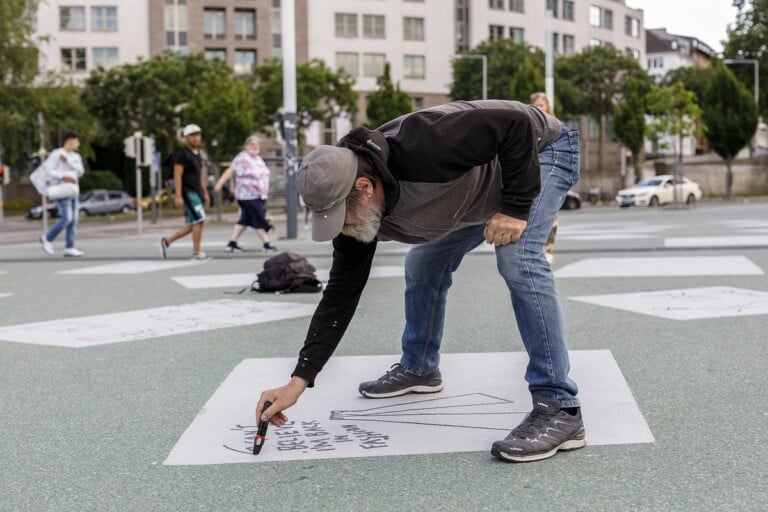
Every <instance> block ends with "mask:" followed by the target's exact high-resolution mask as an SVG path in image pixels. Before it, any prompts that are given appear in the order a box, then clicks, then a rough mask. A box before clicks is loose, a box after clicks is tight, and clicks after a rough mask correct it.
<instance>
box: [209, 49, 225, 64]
mask: <svg viewBox="0 0 768 512" xmlns="http://www.w3.org/2000/svg"><path fill="white" fill-rule="evenodd" d="M205 58H206V59H209V60H213V59H219V60H223V61H224V62H226V61H227V49H226V48H206V49H205Z"/></svg>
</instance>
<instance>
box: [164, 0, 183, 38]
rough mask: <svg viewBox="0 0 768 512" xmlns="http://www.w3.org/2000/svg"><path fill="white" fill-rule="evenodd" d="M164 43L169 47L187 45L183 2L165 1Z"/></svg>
mask: <svg viewBox="0 0 768 512" xmlns="http://www.w3.org/2000/svg"><path fill="white" fill-rule="evenodd" d="M165 44H166V45H167V46H170V47H177V48H178V47H186V46H187V6H186V5H185V2H184V1H183V0H182V1H179V2H173V1H172V0H166V2H165Z"/></svg>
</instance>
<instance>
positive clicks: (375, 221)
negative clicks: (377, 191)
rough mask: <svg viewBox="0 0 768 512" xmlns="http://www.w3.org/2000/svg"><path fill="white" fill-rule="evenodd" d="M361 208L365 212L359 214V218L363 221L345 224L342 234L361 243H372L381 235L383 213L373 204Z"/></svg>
mask: <svg viewBox="0 0 768 512" xmlns="http://www.w3.org/2000/svg"><path fill="white" fill-rule="evenodd" d="M361 208H362V210H363V211H361V212H358V214H357V217H358V219H360V218H362V219H363V220H359V221H358V222H356V223H355V224H344V227H343V228H342V229H341V232H342V233H343V234H345V235H347V236H351V237H352V238H355V239H357V240H359V241H361V242H364V243H370V242H373V240H374V239H375V238H376V235H377V234H378V233H379V228H380V227H381V215H382V212H381V210H379V209H378V208H377V207H376V205H374V204H373V203H369V204H367V205H366V206H363V207H361Z"/></svg>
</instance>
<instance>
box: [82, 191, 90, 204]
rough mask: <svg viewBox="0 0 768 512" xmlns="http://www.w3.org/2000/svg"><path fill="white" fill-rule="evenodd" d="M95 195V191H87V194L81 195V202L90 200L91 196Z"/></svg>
mask: <svg viewBox="0 0 768 512" xmlns="http://www.w3.org/2000/svg"><path fill="white" fill-rule="evenodd" d="M92 197H93V192H86V193H85V194H83V195H81V196H80V202H81V203H82V202H83V201H88V200H89V199H90V198H92Z"/></svg>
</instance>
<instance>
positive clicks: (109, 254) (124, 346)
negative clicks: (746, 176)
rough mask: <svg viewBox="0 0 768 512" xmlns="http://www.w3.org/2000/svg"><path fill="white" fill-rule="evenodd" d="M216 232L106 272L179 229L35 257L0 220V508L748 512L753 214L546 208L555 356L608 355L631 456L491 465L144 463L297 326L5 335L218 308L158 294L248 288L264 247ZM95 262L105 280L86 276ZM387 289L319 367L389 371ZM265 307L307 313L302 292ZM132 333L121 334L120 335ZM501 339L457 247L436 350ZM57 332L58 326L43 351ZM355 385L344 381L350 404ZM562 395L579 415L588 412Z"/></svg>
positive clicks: (767, 223)
mask: <svg viewBox="0 0 768 512" xmlns="http://www.w3.org/2000/svg"><path fill="white" fill-rule="evenodd" d="M233 220H234V216H233V215H232V214H228V215H225V216H224V218H223V219H222V221H221V222H211V223H210V224H209V225H207V226H206V228H205V232H204V245H203V249H204V250H205V251H206V252H207V253H208V254H209V255H210V256H212V257H213V259H212V260H211V261H210V262H207V263H203V264H194V265H190V266H185V267H178V268H167V269H164V268H160V269H154V270H151V271H150V270H147V271H132V272H131V273H128V272H127V271H126V272H123V271H121V270H115V269H125V268H128V266H130V265H136V264H137V262H138V263H140V264H143V265H150V264H153V262H156V261H158V260H159V255H158V241H159V238H160V237H161V236H167V235H168V234H170V233H172V232H173V231H174V230H175V229H176V228H178V227H179V226H181V218H180V217H177V216H173V215H169V216H166V217H165V218H164V219H162V221H160V222H158V223H157V224H152V223H151V222H149V221H148V219H145V222H144V225H143V228H142V231H143V233H142V234H141V235H140V234H138V229H137V226H136V224H135V222H131V220H130V219H128V220H126V219H125V218H118V219H110V218H108V217H103V218H95V219H87V220H86V222H83V223H82V224H81V226H80V231H79V237H78V244H77V246H78V248H79V249H81V250H83V251H85V253H86V255H85V257H84V258H82V259H75V258H64V257H62V256H61V252H62V249H63V236H64V235H63V234H62V235H60V237H59V239H58V240H57V241H56V242H55V243H54V245H55V248H56V250H57V255H56V256H53V257H51V256H47V255H45V254H43V252H42V250H41V247H40V243H39V236H40V234H41V233H42V226H41V224H40V223H39V222H30V221H25V220H22V219H14V218H9V217H6V219H5V223H4V224H3V225H2V226H0V361H1V362H2V363H1V364H2V372H0V511H3V512H5V511H8V512H17V511H36V512H37V511H56V512H58V511H100V512H101V511H193V510H200V511H250V510H276V511H282V510H306V511H325V510H334V511H367V510H370V511H380V510H381V511H384V510H386V511H392V510H403V511H411V510H441V511H442V510H446V511H464V510H477V511H479V510H493V511H497V510H505V511H507V510H508V511H518V510H519V511H530V510H535V511H559V510H569V511H638V512H639V511H642V512H645V511H737V510H738V511H765V510H768V508H766V505H765V503H766V501H768V463H767V461H768V402H767V401H766V392H767V391H768V342H766V339H768V338H767V337H766V335H765V333H766V331H768V299H767V298H766V297H767V296H768V281H767V280H766V275H765V272H768V202H763V201H748V202H740V203H727V204H721V203H705V204H699V205H696V206H695V207H693V208H690V209H688V208H680V209H677V208H660V209H646V208H643V209H639V208H630V209H619V208H617V207H610V206H602V207H590V206H589V205H586V206H585V207H584V208H582V209H581V210H575V211H563V212H561V215H560V228H559V231H558V238H557V242H556V259H555V263H554V265H553V271H554V272H555V275H556V280H557V286H558V291H559V293H560V296H561V300H562V305H563V313H564V316H565V320H566V325H567V333H568V343H569V348H570V349H571V350H574V351H587V350H609V351H610V353H611V354H612V356H613V358H614V359H615V361H616V363H617V365H618V367H619V369H620V370H621V373H622V375H623V377H624V379H625V380H626V384H627V385H628V387H629V389H630V390H631V393H632V396H633V398H634V400H635V401H636V404H637V407H638V409H639V411H640V413H641V414H642V417H643V418H644V420H645V422H646V423H647V426H648V428H649V429H650V431H651V432H652V434H653V438H654V442H652V443H637V444H604V445H588V446H587V447H586V448H584V449H582V450H577V451H574V452H569V453H560V454H558V455H556V456H555V457H553V458H551V459H548V460H546V461H541V462H535V463H527V464H506V463H502V462H499V461H497V460H495V459H493V458H492V457H491V455H490V453H489V450H490V446H489V447H488V448H489V449H488V450H485V451H472V452H453V453H433V454H426V455H398V456H384V457H356V458H340V459H307V460H296V461H277V462H269V463H260V464H210V465H196V466H184V465H182V466H169V465H164V464H163V461H164V460H165V459H166V457H168V454H169V452H170V451H171V449H172V448H173V447H174V445H175V444H176V442H177V440H178V439H179V437H180V436H181V434H182V433H183V432H184V430H185V429H186V428H187V427H188V426H189V425H190V423H191V422H192V420H193V419H194V418H195V417H196V416H197V415H198V414H199V413H200V412H201V409H202V408H203V406H204V404H206V401H208V400H209V398H211V396H212V395H213V394H214V392H215V391H216V390H217V389H218V388H219V386H220V385H221V384H222V382H223V381H224V380H225V379H226V378H227V376H228V375H229V374H230V373H231V372H232V370H233V368H235V367H236V366H237V365H238V364H239V363H240V362H242V361H243V360H245V359H249V358H285V357H295V356H296V355H297V353H298V350H299V348H300V347H301V344H302V341H303V339H304V336H305V334H306V329H307V325H308V317H307V316H300V317H297V318H285V319H282V320H276V321H271V322H265V323H261V324H258V325H233V326H230V327H223V328H215V329H206V330H197V331H196V330H194V329H190V330H189V331H188V332H179V333H175V334H169V335H156V334H155V335H148V337H146V338H142V337H141V336H140V335H136V336H135V337H136V338H137V339H135V340H132V341H124V342H114V343H106V344H94V345H93V346H82V347H81V348H74V347H72V346H65V345H63V344H59V345H57V343H58V342H59V341H61V340H56V339H53V338H51V339H50V340H47V341H48V342H49V343H47V344H46V343H42V342H41V343H33V342H20V341H10V340H8V339H7V338H8V337H10V336H8V335H7V333H8V332H9V329H11V328H13V327H14V326H18V325H22V326H27V324H34V323H39V322H49V321H50V322H53V321H63V322H64V323H66V321H67V320H68V319H82V318H84V317H95V316H96V315H112V314H118V313H125V312H131V311H144V310H152V309H153V308H164V307H167V306H178V305H183V304H190V303H201V302H205V301H216V300H221V299H226V298H230V297H233V296H234V295H232V293H233V292H236V291H238V288H239V287H238V286H235V285H234V284H227V285H221V286H208V287H206V286H200V287H190V286H182V285H181V284H180V282H179V281H178V280H174V279H173V278H174V277H178V276H179V275H181V274H184V275H186V276H188V277H190V278H191V277H197V278H200V279H202V280H204V279H211V278H216V276H219V277H221V276H222V275H231V274H237V275H243V276H247V275H249V274H250V275H252V276H253V277H254V278H255V274H256V273H257V272H258V271H259V270H260V269H261V266H262V263H263V260H264V259H265V258H266V257H268V256H270V255H271V254H265V253H263V252H260V251H257V250H256V248H257V247H258V246H259V245H260V244H258V239H257V237H256V236H255V234H253V233H250V232H248V233H246V234H244V235H243V238H242V239H241V245H243V246H244V247H245V248H246V249H251V250H248V251H247V252H245V253H243V254H231V253H228V252H226V251H225V245H226V242H227V240H228V236H229V234H230V233H231V229H232V224H231V222H233ZM284 220H285V219H284V217H282V218H279V219H278V224H279V226H278V231H279V233H278V235H279V236H278V237H277V239H276V240H275V244H276V245H277V246H278V248H279V249H280V250H281V251H282V250H290V251H294V252H297V253H300V254H304V255H306V256H308V257H309V259H310V261H311V262H312V263H313V264H314V265H315V266H316V267H317V268H318V269H327V268H328V267H329V265H330V261H331V260H330V252H331V247H330V244H317V243H313V242H311V241H310V240H308V238H309V236H308V230H306V229H304V226H303V225H302V224H301V223H299V225H298V230H297V231H298V238H296V239H292V240H287V239H285V231H286V228H285V222H284ZM190 242H191V241H190V240H189V239H187V240H183V241H182V243H180V244H178V245H176V246H174V247H172V248H171V252H170V254H169V261H171V262H179V263H181V262H186V261H187V260H188V258H189V256H190V255H191V247H190V245H189V244H190ZM406 249H407V247H406V246H404V245H401V244H396V243H383V244H381V245H380V246H379V250H378V253H377V255H376V259H375V262H374V265H377V266H382V267H387V268H390V267H398V266H402V263H403V258H404V254H405V250H406ZM104 265H113V267H110V269H108V270H103V271H102V273H94V272H92V271H90V270H89V269H92V268H93V267H96V266H104ZM114 265H117V266H114ZM121 265H122V266H121ZM148 268H149V267H147V269H148ZM121 272H122V273H121ZM212 276H213V277H212ZM402 288H403V281H402V277H389V278H381V279H372V280H371V282H370V283H369V284H368V286H367V288H366V291H365V293H364V295H363V298H362V300H361V303H360V307H359V308H358V312H357V314H356V316H355V319H354V320H353V323H352V325H351V326H350V328H349V330H348V332H347V334H346V336H345V338H344V340H342V343H341V345H340V346H339V348H338V350H337V354H338V355H340V356H373V355H392V356H393V358H394V359H393V361H392V362H395V361H396V357H397V356H396V355H397V354H398V353H399V338H400V334H401V330H402V325H403V319H402ZM629 294H638V295H637V296H632V297H627V296H628V295H629ZM245 297H246V298H248V299H249V300H253V301H261V300H264V298H263V297H262V296H259V295H256V294H253V295H251V294H245ZM269 300H276V301H278V302H279V301H284V302H288V301H289V302H291V303H299V304H308V305H314V304H316V303H317V301H318V300H319V295H301V296H299V295H296V296H290V297H288V296H283V297H276V298H275V297H271V298H269ZM685 315H688V316H687V317H686V316H685ZM104 318H107V317H106V316H104ZM153 321H155V320H154V319H153V318H150V317H149V316H148V317H147V318H146V320H142V319H139V320H136V321H135V325H133V326H132V327H133V328H134V331H133V332H134V334H135V332H137V331H140V330H141V329H142V328H143V327H144V326H143V324H144V322H146V324H147V325H149V324H151V323H152V322H153ZM62 325H65V324H62ZM82 325H83V324H82V323H80V324H77V325H75V324H73V327H72V329H81V328H83V327H82ZM513 326H514V320H513V314H512V311H511V308H510V304H509V299H508V293H507V291H506V290H505V289H504V286H503V283H502V282H501V280H500V279H499V278H498V275H497V274H496V270H495V258H494V256H493V252H492V251H490V250H487V249H483V250H479V251H476V252H473V253H472V254H471V255H469V256H467V257H466V258H465V260H464V262H463V264H462V266H461V268H460V269H459V271H458V272H457V273H456V275H455V279H454V285H453V288H452V290H451V292H450V295H449V303H448V314H447V321H446V327H445V338H444V343H443V352H444V353H446V354H461V353H486V352H520V351H522V350H523V349H522V343H521V341H520V338H519V335H518V334H517V332H516V329H515V328H514V327H513ZM96 327H99V328H102V327H103V328H105V329H106V328H108V327H109V326H94V328H96ZM153 328H154V329H155V330H157V329H158V328H157V327H156V326H155V327H153ZM25 329H26V331H25V332H21V333H20V334H19V336H21V337H24V336H27V335H29V336H30V337H31V338H33V337H34V336H33V334H34V333H33V332H32V331H33V330H34V329H33V327H29V326H27V327H25ZM72 329H70V330H72ZM4 333H6V334H5V336H6V337H4ZM71 334H72V333H71V332H68V331H67V329H66V328H64V329H63V330H62V331H61V336H62V337H63V338H66V337H67V336H70V335H71ZM75 334H77V333H75ZM122 334H123V335H126V336H128V335H127V334H125V333H122ZM44 341H46V340H44ZM385 369H386V368H382V371H383V370H385ZM322 375H323V374H322V373H321V376H322ZM371 377H372V378H373V377H376V375H371ZM287 378H288V375H286V380H287ZM445 378H446V383H447V384H449V383H450V376H445ZM510 378H511V379H522V378H523V375H522V374H520V375H511V376H510ZM357 384H358V383H357V382H356V381H355V382H349V383H348V385H349V389H350V393H352V394H354V393H356V389H357ZM318 386H322V378H321V379H320V380H318ZM259 391H260V390H258V389H254V390H253V403H254V405H255V402H256V399H257V397H258V393H259ZM312 392H313V390H309V391H307V394H306V395H305V397H304V399H310V398H311V393H312ZM308 397H309V398H308ZM582 401H583V402H584V404H585V411H586V410H587V407H588V404H589V403H590V397H589V396H582ZM512 426H514V425H510V428H511V427H512ZM588 441H589V440H588ZM423 442H424V443H429V442H430V440H429V439H423Z"/></svg>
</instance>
